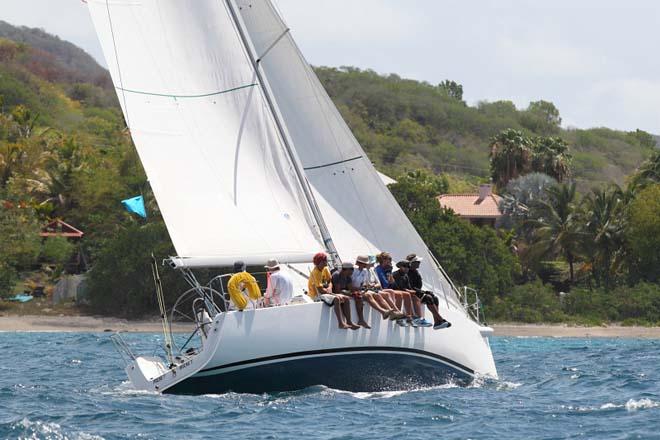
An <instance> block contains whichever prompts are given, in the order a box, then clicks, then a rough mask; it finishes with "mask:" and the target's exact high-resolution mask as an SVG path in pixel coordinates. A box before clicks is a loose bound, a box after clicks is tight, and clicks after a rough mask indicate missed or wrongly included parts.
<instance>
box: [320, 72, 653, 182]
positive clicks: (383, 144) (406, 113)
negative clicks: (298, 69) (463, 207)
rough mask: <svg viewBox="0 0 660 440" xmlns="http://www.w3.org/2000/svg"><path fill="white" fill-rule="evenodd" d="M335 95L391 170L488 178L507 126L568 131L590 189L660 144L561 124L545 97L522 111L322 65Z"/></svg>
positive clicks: (578, 170) (616, 177)
mask: <svg viewBox="0 0 660 440" xmlns="http://www.w3.org/2000/svg"><path fill="white" fill-rule="evenodd" d="M317 73H318V75H319V77H320V78H321V81H322V82H323V84H324V86H325V87H326V89H327V90H328V93H329V94H330V95H331V96H332V97H333V99H334V100H335V102H336V103H337V105H338V107H339V109H340V111H341V112H342V114H343V116H344V118H345V119H346V121H347V122H348V123H349V125H350V126H351V128H352V130H353V132H354V133H355V135H356V136H357V138H358V139H359V140H360V142H361V143H362V145H363V147H364V148H365V149H366V150H367V152H368V153H369V156H370V157H371V159H372V160H373V161H374V162H376V164H377V165H378V166H379V167H381V168H382V169H383V170H384V171H385V172H389V173H390V174H393V175H396V174H399V173H400V172H402V171H405V170H409V169H416V168H430V169H431V170H432V171H434V172H438V173H439V172H444V173H451V174H455V175H458V176H460V177H462V178H470V177H474V178H478V179H481V180H484V179H487V178H488V175H489V161H488V153H489V148H488V144H489V140H490V138H491V137H492V136H494V135H495V134H497V133H499V132H500V131H501V130H504V129H506V128H514V129H517V130H521V131H523V132H524V133H526V134H528V135H531V136H560V137H562V138H564V139H565V140H566V141H567V142H568V143H569V146H570V148H571V150H572V154H573V171H574V177H575V179H576V180H577V181H578V184H579V186H580V187H582V188H583V189H586V188H589V187H591V186H593V185H600V184H604V183H608V182H611V181H614V182H617V183H623V181H624V180H625V177H626V176H628V175H630V174H631V173H632V172H633V171H634V170H635V168H636V167H637V166H638V165H639V164H640V163H641V162H642V161H643V159H644V158H646V157H648V155H649V154H650V152H651V149H652V147H653V145H654V144H655V142H656V139H654V138H653V137H652V136H650V135H649V134H647V133H644V132H641V131H636V132H631V133H627V132H622V131H616V130H610V129H607V128H592V129H571V130H565V129H561V128H560V126H559V124H560V122H561V116H560V114H559V110H558V109H556V108H555V106H554V105H553V104H552V103H548V102H544V101H538V102H535V103H530V106H529V107H528V108H527V109H522V110H520V109H517V108H516V107H515V106H514V104H513V103H512V102H510V101H498V102H480V103H479V104H478V105H477V106H474V107H471V106H468V105H466V104H465V103H464V102H463V101H462V92H463V90H462V87H461V86H460V85H459V84H456V83H454V82H451V81H445V82H443V83H441V84H439V85H432V84H429V83H425V82H418V81H413V80H407V79H403V78H400V77H399V76H397V75H394V74H392V75H387V76H383V75H379V74H377V73H375V72H373V71H369V70H359V69H355V68H350V67H345V68H339V69H337V68H329V67H320V68H317Z"/></svg>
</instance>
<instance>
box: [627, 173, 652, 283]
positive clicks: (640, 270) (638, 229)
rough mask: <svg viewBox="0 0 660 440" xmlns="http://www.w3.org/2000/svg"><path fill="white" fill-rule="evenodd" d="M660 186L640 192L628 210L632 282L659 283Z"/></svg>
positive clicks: (650, 187)
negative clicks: (640, 280) (641, 280)
mask: <svg viewBox="0 0 660 440" xmlns="http://www.w3.org/2000/svg"><path fill="white" fill-rule="evenodd" d="M658 219H660V184H658V183H655V184H651V185H649V186H648V187H646V188H645V189H643V190H641V191H639V192H638V193H637V195H636V197H635V199H634V200H633V201H632V202H631V204H630V206H629V208H628V225H627V229H626V231H625V235H626V241H627V245H628V247H629V249H630V253H631V259H630V265H631V272H632V277H633V280H639V279H643V280H647V281H652V282H658V281H660V252H658V249H660V221H658Z"/></svg>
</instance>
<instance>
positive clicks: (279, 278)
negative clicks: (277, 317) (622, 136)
mask: <svg viewBox="0 0 660 440" xmlns="http://www.w3.org/2000/svg"><path fill="white" fill-rule="evenodd" d="M264 267H265V268H266V270H267V271H268V286H267V287H266V293H265V294H264V298H265V301H266V305H270V306H281V305H284V304H288V303H289V301H291V298H292V297H293V283H292V282H291V277H289V275H288V274H287V273H285V272H282V271H281V270H280V263H279V262H278V261H277V260H268V263H267V264H266V266H264Z"/></svg>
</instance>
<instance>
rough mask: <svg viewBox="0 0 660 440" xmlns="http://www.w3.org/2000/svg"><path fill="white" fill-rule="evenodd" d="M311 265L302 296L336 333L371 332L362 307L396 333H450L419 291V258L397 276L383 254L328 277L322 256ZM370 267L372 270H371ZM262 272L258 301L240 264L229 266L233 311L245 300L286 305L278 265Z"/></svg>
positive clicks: (288, 292)
mask: <svg viewBox="0 0 660 440" xmlns="http://www.w3.org/2000/svg"><path fill="white" fill-rule="evenodd" d="M372 258H373V260H372ZM312 262H313V264H314V267H313V268H312V270H311V271H310V273H309V277H308V282H307V295H308V296H309V297H310V298H311V299H312V300H314V301H322V302H323V303H325V304H326V305H327V306H329V307H332V308H333V309H334V313H335V316H336V317H337V326H338V327H339V328H340V329H343V330H345V329H352V330H357V329H359V328H365V329H370V328H371V326H370V325H369V324H368V323H367V321H366V319H365V317H364V302H365V301H366V302H367V303H369V305H370V306H371V308H372V309H373V310H375V311H376V312H378V313H379V314H380V315H381V317H382V319H384V320H385V319H389V320H392V321H396V323H397V324H398V325H400V326H402V327H407V326H412V327H431V326H433V328H434V329H435V330H438V329H443V328H448V327H451V323H450V322H449V321H447V320H446V319H444V318H443V317H442V316H441V315H440V312H439V310H438V306H439V304H440V301H439V300H438V297H437V296H436V295H435V294H434V293H433V292H431V291H428V290H424V282H423V280H422V275H421V274H420V272H419V266H420V264H421V262H422V258H420V257H418V256H417V255H416V254H409V255H408V256H407V257H406V259H405V260H401V261H399V262H398V263H397V264H396V267H397V269H398V270H396V271H394V272H393V268H392V256H391V255H390V254H389V253H387V252H381V253H380V254H378V255H377V256H376V257H375V258H374V257H371V258H370V257H369V256H368V255H358V256H357V258H356V259H355V264H353V263H349V262H345V263H343V264H342V265H341V266H340V267H338V268H336V269H335V270H334V271H333V272H331V271H330V269H329V267H328V256H327V255H326V254H325V253H323V252H319V253H317V254H316V255H314V258H313V260H312ZM375 262H377V263H378V265H377V266H376V268H375V270H374V268H373V267H374V263H375ZM265 269H266V270H267V279H268V287H267V289H266V293H265V296H264V298H261V292H260V291H259V287H258V284H257V281H256V279H255V278H254V277H253V276H252V275H250V274H249V273H248V272H247V271H246V269H245V264H244V263H243V262H240V261H237V262H236V263H235V264H234V274H233V275H232V277H231V278H230V279H229V282H228V286H227V287H228V290H229V297H230V300H231V302H232V303H233V304H234V307H235V308H236V309H237V310H239V311H243V310H244V309H245V308H246V307H247V306H248V298H249V301H251V302H253V303H254V305H255V307H257V306H258V304H259V303H258V302H259V301H262V304H263V305H264V306H266V307H268V306H279V305H286V304H288V303H289V302H290V301H292V299H293V295H292V294H293V283H292V280H291V278H290V276H289V275H288V273H286V272H282V271H281V270H280V264H279V262H278V261H277V260H274V259H273V260H269V261H268V264H267V265H266V266H265ZM244 293H247V295H245V294H244ZM246 296H247V298H246ZM351 300H353V301H354V302H355V311H356V312H357V323H356V324H354V323H353V321H352V319H351ZM424 306H425V307H426V308H428V310H429V311H430V312H431V315H432V316H433V323H430V322H428V321H427V320H426V319H425V318H424V317H423V316H424V313H423V307H424Z"/></svg>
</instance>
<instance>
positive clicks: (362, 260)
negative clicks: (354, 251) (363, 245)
mask: <svg viewBox="0 0 660 440" xmlns="http://www.w3.org/2000/svg"><path fill="white" fill-rule="evenodd" d="M358 263H361V264H364V265H367V266H368V265H369V256H368V255H358V257H357V258H356V259H355V264H358Z"/></svg>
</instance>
